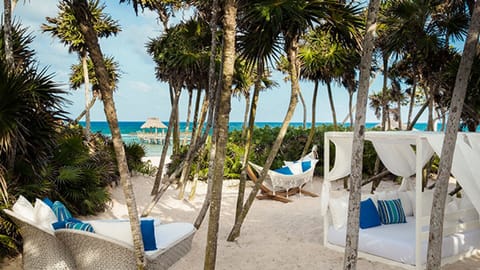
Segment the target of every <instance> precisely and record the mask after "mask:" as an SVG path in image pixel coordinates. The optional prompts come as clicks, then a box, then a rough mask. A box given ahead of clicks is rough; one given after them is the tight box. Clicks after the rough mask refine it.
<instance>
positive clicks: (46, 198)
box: [42, 197, 53, 209]
mask: <svg viewBox="0 0 480 270" xmlns="http://www.w3.org/2000/svg"><path fill="white" fill-rule="evenodd" d="M42 201H43V202H44V203H45V204H46V205H48V206H50V208H52V209H53V202H52V200H50V199H49V198H48V197H45V198H43V200H42Z"/></svg>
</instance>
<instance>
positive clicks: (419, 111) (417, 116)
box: [407, 102, 428, 130]
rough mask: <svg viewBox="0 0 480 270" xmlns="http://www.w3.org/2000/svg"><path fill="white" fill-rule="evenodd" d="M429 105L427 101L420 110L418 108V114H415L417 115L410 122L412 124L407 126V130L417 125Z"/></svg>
mask: <svg viewBox="0 0 480 270" xmlns="http://www.w3.org/2000/svg"><path fill="white" fill-rule="evenodd" d="M427 107H428V102H425V103H424V104H423V105H422V107H421V108H420V110H418V112H417V114H416V115H415V117H414V118H413V120H412V122H411V123H410V125H409V126H408V127H407V130H412V129H413V127H414V126H415V124H416V123H417V121H418V119H419V118H420V116H422V114H423V112H424V111H425V109H427Z"/></svg>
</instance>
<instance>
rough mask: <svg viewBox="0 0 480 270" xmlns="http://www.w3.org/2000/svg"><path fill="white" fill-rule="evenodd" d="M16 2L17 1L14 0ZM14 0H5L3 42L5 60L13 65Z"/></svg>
mask: <svg viewBox="0 0 480 270" xmlns="http://www.w3.org/2000/svg"><path fill="white" fill-rule="evenodd" d="M14 2H16V1H14ZM12 11H13V8H12V1H11V0H4V1H3V28H2V29H3V42H4V46H5V50H4V53H5V61H6V62H7V64H8V65H9V66H11V67H13V65H14V62H13V46H12V43H11V40H12Z"/></svg>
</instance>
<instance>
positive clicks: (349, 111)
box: [348, 91, 356, 130]
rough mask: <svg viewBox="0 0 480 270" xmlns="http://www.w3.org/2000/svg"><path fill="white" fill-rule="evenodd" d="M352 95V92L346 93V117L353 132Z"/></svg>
mask: <svg viewBox="0 0 480 270" xmlns="http://www.w3.org/2000/svg"><path fill="white" fill-rule="evenodd" d="M353 93H354V92H352V91H349V92H348V117H349V118H350V130H353V106H352V105H353V104H352V103H353ZM355 110H356V109H355Z"/></svg>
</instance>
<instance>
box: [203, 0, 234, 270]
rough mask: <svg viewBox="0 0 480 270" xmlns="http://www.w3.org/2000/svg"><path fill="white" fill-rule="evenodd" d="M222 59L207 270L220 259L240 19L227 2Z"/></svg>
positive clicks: (205, 266)
mask: <svg viewBox="0 0 480 270" xmlns="http://www.w3.org/2000/svg"><path fill="white" fill-rule="evenodd" d="M223 10H224V16H223V56H222V63H223V68H222V78H221V82H222V91H221V94H220V99H219V100H218V103H217V104H218V107H217V113H216V120H215V132H216V133H217V134H216V136H214V138H215V142H214V143H215V161H214V165H213V168H214V173H213V179H212V193H211V198H210V216H209V219H208V235H207V247H206V251H205V264H204V269H207V270H209V269H215V261H216V256H217V242H218V239H217V238H218V229H219V221H220V206H221V201H222V184H223V165H224V163H225V155H226V145H227V138H228V121H229V118H230V107H231V105H230V102H231V93H232V90H231V88H232V81H233V75H234V66H235V29H236V19H237V3H236V1H235V0H227V1H225V3H224V5H223Z"/></svg>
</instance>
